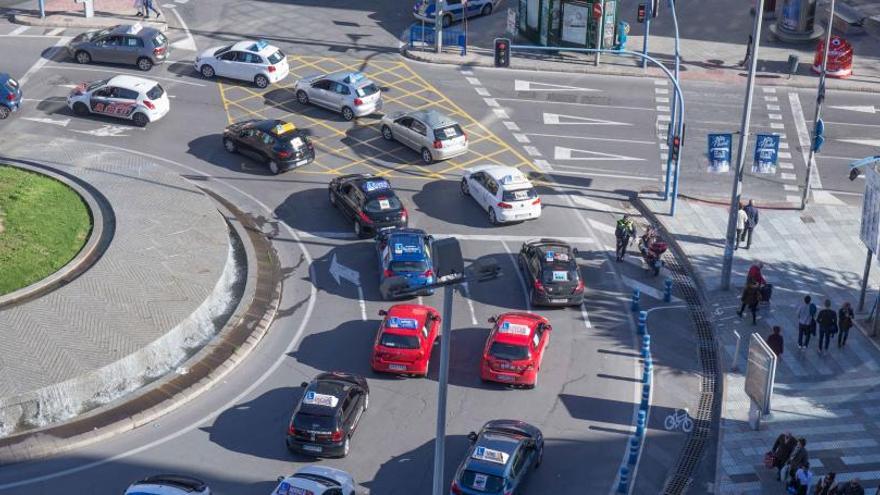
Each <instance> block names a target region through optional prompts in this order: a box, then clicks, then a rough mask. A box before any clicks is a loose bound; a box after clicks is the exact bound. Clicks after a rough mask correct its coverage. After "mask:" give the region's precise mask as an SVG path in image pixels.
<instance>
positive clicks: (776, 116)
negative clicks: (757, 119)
mask: <svg viewBox="0 0 880 495" xmlns="http://www.w3.org/2000/svg"><path fill="white" fill-rule="evenodd" d="M768 116H769V117H770V120H782V114H779V113H771V114H768Z"/></svg>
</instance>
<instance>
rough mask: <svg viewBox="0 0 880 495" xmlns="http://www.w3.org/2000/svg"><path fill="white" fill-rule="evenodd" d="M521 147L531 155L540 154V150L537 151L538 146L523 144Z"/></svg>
mask: <svg viewBox="0 0 880 495" xmlns="http://www.w3.org/2000/svg"><path fill="white" fill-rule="evenodd" d="M523 149H524V150H526V153H528V154H529V155H531V156H541V152H540V151H538V148H535V147H534V146H523Z"/></svg>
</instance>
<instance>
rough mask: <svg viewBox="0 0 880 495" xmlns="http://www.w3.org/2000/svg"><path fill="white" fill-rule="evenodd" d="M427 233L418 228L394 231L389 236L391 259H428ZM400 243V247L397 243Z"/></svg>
mask: <svg viewBox="0 0 880 495" xmlns="http://www.w3.org/2000/svg"><path fill="white" fill-rule="evenodd" d="M425 235H426V234H425V233H424V231H418V230H416V229H405V230H404V229H401V230H396V231H392V232H391V233H390V234H389V235H388V237H387V243H388V245H389V246H390V250H391V259H393V260H396V261H420V260H424V259H427V258H428V257H427V253H425V240H424V239H425ZM398 244H399V245H400V248H398V246H397V245H398Z"/></svg>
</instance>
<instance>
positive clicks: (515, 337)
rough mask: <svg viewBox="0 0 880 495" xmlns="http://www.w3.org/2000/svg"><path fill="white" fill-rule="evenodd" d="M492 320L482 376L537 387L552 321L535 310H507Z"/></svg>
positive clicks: (501, 381) (484, 378)
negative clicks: (523, 311) (519, 311)
mask: <svg viewBox="0 0 880 495" xmlns="http://www.w3.org/2000/svg"><path fill="white" fill-rule="evenodd" d="M489 323H494V324H495V326H494V327H493V328H492V332H490V333H489V338H488V339H486V347H485V348H484V349H483V361H482V363H481V364H480V378H482V379H483V381H490V382H498V383H505V384H508V385H521V386H524V387H526V388H534V387H535V385H536V384H537V383H538V371H540V370H541V361H542V360H543V359H544V349H546V348H547V345H548V344H549V342H550V331H551V330H552V327H551V326H550V322H549V321H547V318H544V317H543V316H539V315H536V314H534V313H504V314H503V315H501V316H498V317H494V316H493V317H492V318H489Z"/></svg>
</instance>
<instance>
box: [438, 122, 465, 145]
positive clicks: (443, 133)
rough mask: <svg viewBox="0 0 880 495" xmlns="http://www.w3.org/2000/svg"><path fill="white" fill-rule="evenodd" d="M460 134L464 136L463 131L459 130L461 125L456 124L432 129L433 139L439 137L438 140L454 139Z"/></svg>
mask: <svg viewBox="0 0 880 495" xmlns="http://www.w3.org/2000/svg"><path fill="white" fill-rule="evenodd" d="M460 136H464V131H462V130H461V127H460V126H459V125H458V124H453V125H448V126H446V127H441V128H440V129H434V139H439V140H440V141H443V140H445V139H455V138H457V137H460Z"/></svg>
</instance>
